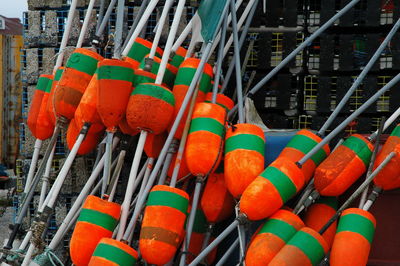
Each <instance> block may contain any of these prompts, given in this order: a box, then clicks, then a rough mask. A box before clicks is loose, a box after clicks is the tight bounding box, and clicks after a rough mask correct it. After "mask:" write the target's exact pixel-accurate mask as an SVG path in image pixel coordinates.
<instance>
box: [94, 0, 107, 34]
mask: <svg viewBox="0 0 400 266" xmlns="http://www.w3.org/2000/svg"><path fill="white" fill-rule="evenodd" d="M104 7H105V0H100V8H99V15H98V17H97V24H96V31H97V30H98V29H99V27H100V23H101V21H102V20H103V17H104Z"/></svg>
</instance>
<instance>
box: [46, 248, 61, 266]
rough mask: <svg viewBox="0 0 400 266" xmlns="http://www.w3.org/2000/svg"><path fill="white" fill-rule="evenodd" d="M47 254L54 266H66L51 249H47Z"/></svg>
mask: <svg viewBox="0 0 400 266" xmlns="http://www.w3.org/2000/svg"><path fill="white" fill-rule="evenodd" d="M45 254H46V256H47V258H48V259H49V260H50V263H51V264H52V265H53V266H59V265H60V266H64V263H62V261H61V259H60V258H59V257H57V255H56V254H55V253H54V252H53V251H52V250H51V249H46V251H45ZM53 259H55V260H56V262H57V263H58V264H57V263H55V262H54V260H53Z"/></svg>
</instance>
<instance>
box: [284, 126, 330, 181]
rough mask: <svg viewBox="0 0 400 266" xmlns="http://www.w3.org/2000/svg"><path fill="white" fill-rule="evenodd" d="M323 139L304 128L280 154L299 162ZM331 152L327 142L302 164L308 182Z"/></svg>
mask: <svg viewBox="0 0 400 266" xmlns="http://www.w3.org/2000/svg"><path fill="white" fill-rule="evenodd" d="M321 141H322V139H321V138H320V137H319V136H317V135H316V134H314V133H313V132H311V131H310V130H306V129H302V130H300V131H299V132H297V134H296V135H295V136H294V137H293V138H292V139H291V140H290V141H289V143H288V144H287V145H286V147H285V148H284V149H283V150H282V152H281V153H280V154H279V156H280V157H285V158H288V159H289V160H292V161H293V162H297V161H299V160H300V159H301V158H303V157H304V155H305V154H307V153H308V152H309V151H310V150H311V149H312V148H314V147H315V146H316V145H317V144H318V143H320V142H321ZM329 153H330V149H329V145H328V144H326V145H325V146H324V147H323V148H322V149H320V150H319V151H318V152H317V153H315V154H314V155H313V156H312V157H311V158H310V159H309V160H307V161H306V162H305V163H304V164H303V165H302V167H301V171H303V173H304V178H305V180H306V182H308V181H309V180H310V179H311V177H312V175H313V173H314V170H315V168H316V167H317V166H318V165H319V164H320V163H321V162H322V161H323V160H325V158H326V157H327V156H328V155H329Z"/></svg>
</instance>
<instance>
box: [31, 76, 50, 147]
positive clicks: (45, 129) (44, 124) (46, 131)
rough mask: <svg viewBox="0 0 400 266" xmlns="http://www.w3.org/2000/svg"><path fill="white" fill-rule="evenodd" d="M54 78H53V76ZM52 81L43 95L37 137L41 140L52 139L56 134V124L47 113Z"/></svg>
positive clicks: (38, 117) (36, 131)
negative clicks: (54, 133)
mask: <svg viewBox="0 0 400 266" xmlns="http://www.w3.org/2000/svg"><path fill="white" fill-rule="evenodd" d="M51 77H53V76H51ZM51 85H52V80H49V81H48V82H47V86H46V91H45V93H44V94H43V98H42V104H41V105H40V110H39V113H38V116H37V120H36V129H35V137H36V138H37V139H40V140H45V139H48V138H50V137H51V136H52V135H53V132H54V124H53V123H52V121H51V119H50V117H49V114H48V112H47V102H48V101H49V96H50V91H51Z"/></svg>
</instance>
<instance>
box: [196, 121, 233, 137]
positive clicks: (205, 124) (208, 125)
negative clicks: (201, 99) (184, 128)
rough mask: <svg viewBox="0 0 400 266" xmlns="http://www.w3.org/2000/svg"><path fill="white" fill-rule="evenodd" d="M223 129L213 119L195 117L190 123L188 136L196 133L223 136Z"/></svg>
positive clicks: (222, 126)
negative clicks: (202, 132) (203, 132)
mask: <svg viewBox="0 0 400 266" xmlns="http://www.w3.org/2000/svg"><path fill="white" fill-rule="evenodd" d="M224 130H225V127H224V125H222V124H221V123H220V122H218V121H217V120H215V119H213V118H208V117H197V118H194V119H192V122H191V123H190V130H189V134H190V133H193V132H197V131H209V132H211V133H214V134H216V135H218V136H221V137H222V136H223V134H224Z"/></svg>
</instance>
